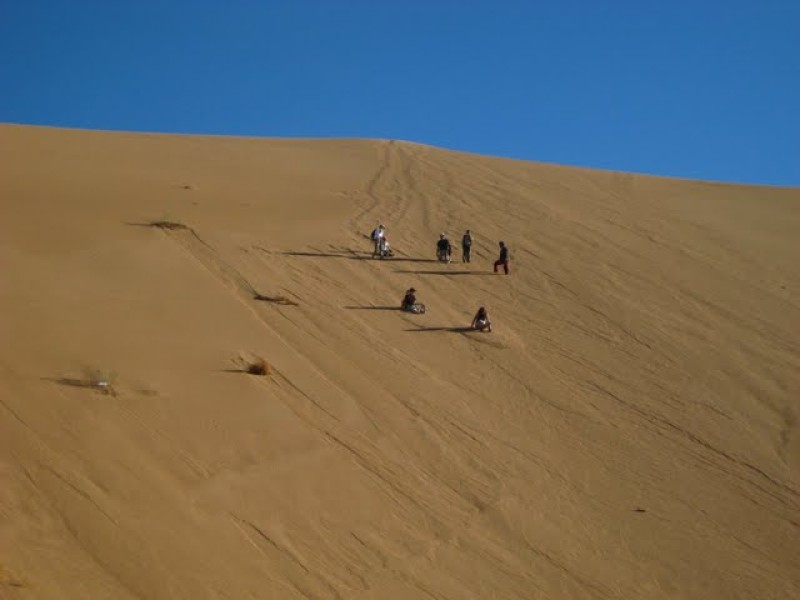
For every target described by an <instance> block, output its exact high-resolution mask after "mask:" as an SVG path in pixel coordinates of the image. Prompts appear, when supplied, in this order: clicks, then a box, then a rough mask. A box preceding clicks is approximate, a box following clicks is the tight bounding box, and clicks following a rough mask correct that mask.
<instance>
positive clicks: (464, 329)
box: [403, 327, 477, 333]
mask: <svg viewBox="0 0 800 600" xmlns="http://www.w3.org/2000/svg"><path fill="white" fill-rule="evenodd" d="M403 331H411V332H415V333H419V332H431V331H446V332H448V333H467V332H469V331H477V329H473V328H472V327H417V328H416V329H404V330H403Z"/></svg>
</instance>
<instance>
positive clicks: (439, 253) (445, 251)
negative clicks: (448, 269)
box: [436, 233, 452, 263]
mask: <svg viewBox="0 0 800 600" xmlns="http://www.w3.org/2000/svg"><path fill="white" fill-rule="evenodd" d="M451 251H452V248H451V246H450V240H448V239H447V238H446V237H445V235H444V234H443V233H440V234H439V241H438V242H436V258H438V259H439V260H440V261H442V262H448V263H449V262H450V252H451Z"/></svg>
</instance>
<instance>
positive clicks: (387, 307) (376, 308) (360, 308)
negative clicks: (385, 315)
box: [342, 306, 400, 310]
mask: <svg viewBox="0 0 800 600" xmlns="http://www.w3.org/2000/svg"><path fill="white" fill-rule="evenodd" d="M342 308H346V309H347V310H400V307H399V306H343V307H342Z"/></svg>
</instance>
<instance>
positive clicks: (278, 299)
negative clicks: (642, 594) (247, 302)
mask: <svg viewBox="0 0 800 600" xmlns="http://www.w3.org/2000/svg"><path fill="white" fill-rule="evenodd" d="M253 299H254V300H259V301H261V302H272V303H274V304H283V305H285V306H299V304H298V303H297V302H295V301H294V300H291V299H289V298H287V297H286V296H265V295H264V294H254V295H253Z"/></svg>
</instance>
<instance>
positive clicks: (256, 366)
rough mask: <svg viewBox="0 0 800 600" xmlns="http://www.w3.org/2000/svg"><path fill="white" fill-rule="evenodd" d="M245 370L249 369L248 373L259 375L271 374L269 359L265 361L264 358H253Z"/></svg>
mask: <svg viewBox="0 0 800 600" xmlns="http://www.w3.org/2000/svg"><path fill="white" fill-rule="evenodd" d="M245 371H247V373H249V374H250V375H259V376H261V377H266V376H267V375H269V374H270V368H269V364H267V361H265V360H264V359H263V358H255V359H254V360H251V361H250V362H249V363H248V364H247V367H246V368H245Z"/></svg>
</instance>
